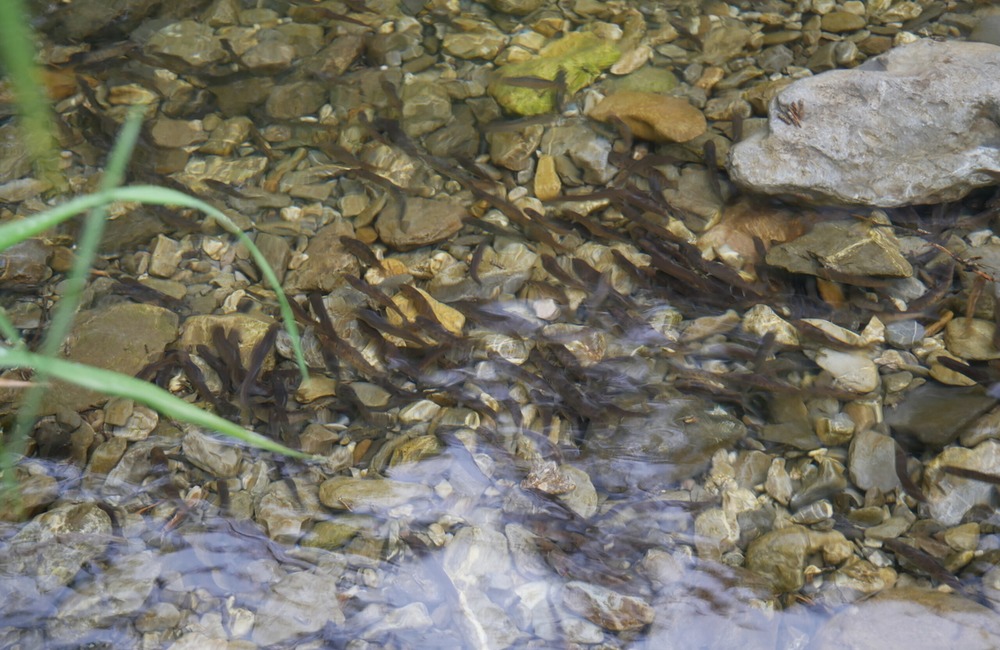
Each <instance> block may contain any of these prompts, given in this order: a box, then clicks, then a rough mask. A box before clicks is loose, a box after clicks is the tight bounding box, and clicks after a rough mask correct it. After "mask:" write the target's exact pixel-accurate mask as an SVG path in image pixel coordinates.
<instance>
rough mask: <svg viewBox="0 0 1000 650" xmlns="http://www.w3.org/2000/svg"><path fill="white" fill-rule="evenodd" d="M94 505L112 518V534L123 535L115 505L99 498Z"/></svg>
mask: <svg viewBox="0 0 1000 650" xmlns="http://www.w3.org/2000/svg"><path fill="white" fill-rule="evenodd" d="M155 449H159V447H155ZM94 505H95V506H97V507H98V508H100V509H101V510H103V511H104V514H106V515H107V516H108V519H110V520H111V534H112V535H114V536H115V537H121V536H122V524H121V519H119V518H118V513H117V512H115V509H114V508H113V507H111V504H109V503H107V502H105V501H103V500H102V499H97V500H96V501H94Z"/></svg>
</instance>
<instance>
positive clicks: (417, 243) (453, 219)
mask: <svg viewBox="0 0 1000 650" xmlns="http://www.w3.org/2000/svg"><path fill="white" fill-rule="evenodd" d="M466 214H467V210H466V209H465V208H464V207H462V206H461V205H459V204H458V203H452V202H451V201H436V200H433V199H422V198H418V197H409V198H407V199H406V208H405V209H404V210H403V216H402V218H400V217H399V215H398V214H397V213H396V211H395V210H384V211H383V212H382V214H381V215H379V218H378V219H377V220H376V221H375V230H377V231H378V236H379V238H380V239H381V240H382V241H383V242H384V243H385V244H386V245H387V246H389V247H391V248H393V249H394V250H397V251H408V250H413V249H414V248H420V247H421V246H427V245H428V244H434V243H437V242H439V241H444V240H445V239H447V238H448V237H451V236H452V235H454V234H455V233H456V232H458V231H459V230H460V229H461V228H462V218H463V217H464V216H465V215H466Z"/></svg>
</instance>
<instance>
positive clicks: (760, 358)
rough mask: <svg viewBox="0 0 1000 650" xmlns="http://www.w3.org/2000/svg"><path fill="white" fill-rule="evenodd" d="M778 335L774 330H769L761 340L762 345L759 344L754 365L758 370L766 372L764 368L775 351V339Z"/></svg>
mask: <svg viewBox="0 0 1000 650" xmlns="http://www.w3.org/2000/svg"><path fill="white" fill-rule="evenodd" d="M776 338H777V337H776V335H775V333H774V331H773V330H772V331H770V332H767V333H766V334H764V336H763V337H762V338H761V340H760V345H759V346H757V352H756V353H755V354H754V357H753V367H754V369H755V370H756V371H757V372H764V368H765V367H766V366H767V361H768V359H769V358H770V357H771V355H772V354H773V353H774V346H775V339H776Z"/></svg>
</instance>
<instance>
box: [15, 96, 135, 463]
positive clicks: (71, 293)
mask: <svg viewBox="0 0 1000 650" xmlns="http://www.w3.org/2000/svg"><path fill="white" fill-rule="evenodd" d="M141 126H142V107H139V108H138V109H136V108H133V109H132V110H131V111H130V112H129V115H128V118H127V119H126V121H125V125H124V126H123V127H122V130H121V133H120V134H119V135H118V138H116V139H115V145H114V147H113V148H112V150H111V155H110V156H109V157H108V164H107V166H106V168H105V172H104V178H102V179H101V186H100V189H101V190H102V191H107V190H110V189H113V188H114V187H115V186H116V185H119V184H120V183H121V182H122V180H123V179H124V177H125V166H126V165H127V164H128V159H129V156H131V155H132V149H133V147H134V146H135V142H136V140H137V139H138V137H139V128H140V127H141ZM107 216H108V210H107V204H105V203H102V204H101V205H98V206H95V207H94V208H92V209H91V210H90V212H89V213H88V214H87V218H86V219H84V222H83V227H82V228H81V230H80V233H79V237H78V241H77V246H76V256H75V258H74V260H73V265H72V267H71V268H70V271H69V273H68V274H67V276H66V282H65V284H64V285H63V287H64V288H63V293H62V296H60V298H59V302H58V304H57V305H56V308H55V311H54V313H53V314H52V320H51V321H50V322H49V327H48V329H47V330H46V331H45V338H44V339H43V340H42V344H41V346H39V350H38V352H39V354H40V355H42V356H45V357H54V356H55V355H56V354H57V353H58V352H59V348H60V346H61V345H62V342H63V340H64V339H65V338H66V335H67V334H69V329H70V327H71V326H72V324H73V318H74V316H75V315H76V310H77V309H78V308H79V306H80V295H81V294H82V293H83V289H84V287H86V286H87V278H88V277H89V276H90V269H91V267H92V266H93V264H94V258H95V257H97V248H98V246H99V245H100V243H101V237H103V236H104V224H105V221H106V220H107ZM36 379H37V381H38V383H37V384H35V385H34V386H32V387H31V388H29V389H28V390H27V392H25V394H24V398H23V399H22V400H21V403H20V405H19V406H20V407H19V409H18V411H17V418H16V419H15V422H14V431H13V435H12V437H11V443H12V445H13V447H14V449H22V448H23V446H24V441H25V440H27V439H28V434H29V433H30V432H31V430H32V429H33V428H34V426H35V421H36V419H37V417H38V409H39V408H40V407H41V405H42V399H44V397H45V391H46V388H45V383H46V382H47V381H48V375H46V374H45V372H44V371H43V370H40V369H36Z"/></svg>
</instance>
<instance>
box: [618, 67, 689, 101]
mask: <svg viewBox="0 0 1000 650" xmlns="http://www.w3.org/2000/svg"><path fill="white" fill-rule="evenodd" d="M611 87H612V88H613V89H614V92H619V91H634V92H643V93H659V94H661V95H665V94H667V93H669V92H670V91H671V90H673V89H674V88H676V87H677V77H676V76H675V75H674V73H673V72H671V71H670V70H667V69H666V68H654V67H652V66H649V65H646V66H643V67H641V68H639V69H638V70H636V71H635V72H633V73H631V74H628V75H625V76H624V77H619V78H618V79H615V80H614V81H613V82H612V83H611Z"/></svg>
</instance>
